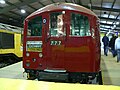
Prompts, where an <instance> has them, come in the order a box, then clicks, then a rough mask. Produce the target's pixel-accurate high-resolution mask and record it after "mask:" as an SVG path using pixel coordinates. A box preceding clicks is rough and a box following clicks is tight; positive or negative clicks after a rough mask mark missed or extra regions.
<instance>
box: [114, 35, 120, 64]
mask: <svg viewBox="0 0 120 90" xmlns="http://www.w3.org/2000/svg"><path fill="white" fill-rule="evenodd" d="M115 50H117V62H119V61H120V34H119V35H118V38H117V39H116V40H115Z"/></svg>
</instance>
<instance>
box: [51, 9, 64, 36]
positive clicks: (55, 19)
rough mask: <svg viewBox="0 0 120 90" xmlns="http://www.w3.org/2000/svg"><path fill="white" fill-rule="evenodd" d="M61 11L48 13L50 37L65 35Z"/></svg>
mask: <svg viewBox="0 0 120 90" xmlns="http://www.w3.org/2000/svg"><path fill="white" fill-rule="evenodd" d="M64 13H65V11H63V12H54V13H51V14H50V24H49V25H50V26H49V30H50V35H51V36H52V37H58V36H63V35H65V31H64V30H63V14H64Z"/></svg>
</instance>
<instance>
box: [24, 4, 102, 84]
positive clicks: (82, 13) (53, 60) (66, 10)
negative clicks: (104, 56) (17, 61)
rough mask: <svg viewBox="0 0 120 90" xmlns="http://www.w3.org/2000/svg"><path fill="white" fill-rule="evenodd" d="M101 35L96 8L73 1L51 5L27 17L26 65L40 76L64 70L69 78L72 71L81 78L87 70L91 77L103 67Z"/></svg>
mask: <svg viewBox="0 0 120 90" xmlns="http://www.w3.org/2000/svg"><path fill="white" fill-rule="evenodd" d="M38 31H39V32H38ZM35 32H37V34H35ZM99 39H100V35H99V23H98V18H97V16H96V15H95V14H94V13H93V12H92V11H90V10H89V9H86V8H84V7H82V6H79V5H75V4H70V3H69V4H68V3H56V4H51V5H48V6H46V7H44V8H42V9H39V10H37V11H36V12H34V13H33V14H31V15H29V16H28V17H27V18H26V19H25V24H24V44H23V48H24V52H23V67H24V68H25V71H26V72H27V73H29V74H30V75H31V76H35V77H36V78H38V79H42V78H44V76H46V78H44V79H51V78H52V77H55V76H57V75H58V74H60V73H63V74H64V75H63V76H65V77H66V76H67V80H68V79H69V76H70V75H71V74H72V75H73V76H72V75H71V76H72V77H76V75H77V76H78V77H79V80H80V81H81V80H83V78H82V76H81V75H82V74H83V76H84V75H85V76H86V78H87V81H88V78H89V76H93V77H94V78H95V77H96V76H97V75H98V73H99V71H100V40H99ZM49 73H50V74H49ZM54 73H57V74H54ZM66 73H67V74H66ZM74 73H75V74H74ZM76 73H78V74H76ZM42 74H43V75H42ZM58 76H59V75H58ZM71 76H70V79H71ZM39 77H41V78H39ZM59 78H61V76H60V77H59ZM62 78H64V77H62ZM65 79H66V78H65ZM85 82H86V81H85Z"/></svg>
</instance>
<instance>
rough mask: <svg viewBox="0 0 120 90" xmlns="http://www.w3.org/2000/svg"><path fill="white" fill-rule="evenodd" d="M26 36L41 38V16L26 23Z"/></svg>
mask: <svg viewBox="0 0 120 90" xmlns="http://www.w3.org/2000/svg"><path fill="white" fill-rule="evenodd" d="M27 36H42V16H37V17H35V18H33V19H31V20H30V21H29V22H28V30H27Z"/></svg>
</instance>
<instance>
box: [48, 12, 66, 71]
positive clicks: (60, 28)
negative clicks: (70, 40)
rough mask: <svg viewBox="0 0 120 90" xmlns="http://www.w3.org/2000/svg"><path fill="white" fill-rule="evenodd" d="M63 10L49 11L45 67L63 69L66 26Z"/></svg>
mask: <svg viewBox="0 0 120 90" xmlns="http://www.w3.org/2000/svg"><path fill="white" fill-rule="evenodd" d="M64 17H65V11H59V12H51V13H49V20H50V21H49V29H48V34H47V38H46V42H47V69H52V70H53V69H55V70H56V69H57V70H58V69H59V70H64V47H65V38H66V28H65V26H64V21H65V19H64Z"/></svg>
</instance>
